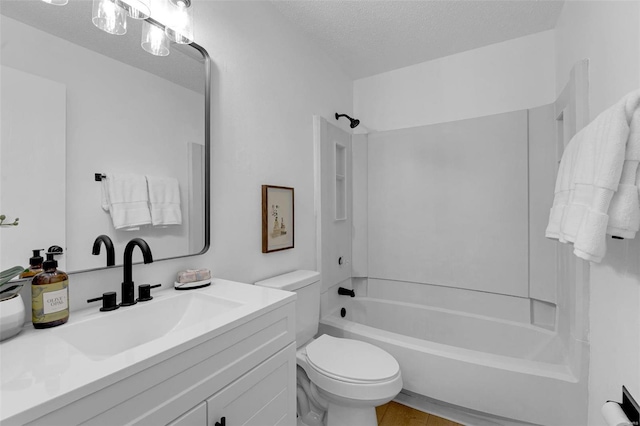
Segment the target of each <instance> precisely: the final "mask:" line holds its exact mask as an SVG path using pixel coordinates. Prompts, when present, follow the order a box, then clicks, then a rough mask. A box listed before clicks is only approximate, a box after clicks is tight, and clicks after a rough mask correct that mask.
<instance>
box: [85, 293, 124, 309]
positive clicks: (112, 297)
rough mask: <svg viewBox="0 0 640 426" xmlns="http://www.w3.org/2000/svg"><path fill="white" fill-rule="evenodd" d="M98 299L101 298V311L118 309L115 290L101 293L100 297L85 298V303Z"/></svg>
mask: <svg viewBox="0 0 640 426" xmlns="http://www.w3.org/2000/svg"><path fill="white" fill-rule="evenodd" d="M98 300H102V308H100V310H101V311H102V312H105V311H113V310H116V309H118V308H119V307H120V306H118V303H117V302H116V292H115V291H108V292H106V293H102V296H101V297H96V298H94V299H89V300H87V303H92V302H97V301H98Z"/></svg>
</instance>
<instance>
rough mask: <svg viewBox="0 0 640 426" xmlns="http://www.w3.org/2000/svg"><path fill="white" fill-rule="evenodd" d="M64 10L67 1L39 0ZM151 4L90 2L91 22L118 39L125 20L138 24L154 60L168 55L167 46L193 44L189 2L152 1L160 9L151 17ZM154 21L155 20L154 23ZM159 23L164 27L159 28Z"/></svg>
mask: <svg viewBox="0 0 640 426" xmlns="http://www.w3.org/2000/svg"><path fill="white" fill-rule="evenodd" d="M42 1H44V2H45V3H49V4H53V5H56V6H64V5H65V4H67V3H69V0H42ZM151 1H152V0H93V12H92V16H91V21H92V22H93V24H94V25H95V26H96V27H98V28H100V29H101V30H102V31H104V32H106V33H109V34H115V35H122V34H125V33H126V32H127V16H129V17H130V18H133V19H137V20H142V21H143V23H142V41H141V43H140V44H141V46H142V48H143V49H144V50H146V51H147V52H149V53H151V54H152V55H156V56H167V55H168V54H169V43H170V42H174V43H178V44H190V43H193V8H192V7H191V6H192V3H191V2H192V0H153V1H154V2H156V3H157V5H158V6H160V7H159V8H158V9H159V10H156V13H155V14H154V15H156V14H157V15H159V17H156V16H154V17H153V18H152V17H151V5H150V3H151ZM156 19H157V20H156ZM160 22H163V23H166V24H160Z"/></svg>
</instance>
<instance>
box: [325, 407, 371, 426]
mask: <svg viewBox="0 0 640 426" xmlns="http://www.w3.org/2000/svg"><path fill="white" fill-rule="evenodd" d="M344 425H351V426H377V425H378V418H377V417H376V409H375V407H371V406H368V407H353V406H352V407H345V406H343V405H338V404H335V403H333V402H329V409H328V410H327V426H344Z"/></svg>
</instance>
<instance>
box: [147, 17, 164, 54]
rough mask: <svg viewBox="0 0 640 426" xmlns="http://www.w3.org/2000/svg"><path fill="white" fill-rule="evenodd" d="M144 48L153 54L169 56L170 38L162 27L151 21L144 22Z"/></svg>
mask: <svg viewBox="0 0 640 426" xmlns="http://www.w3.org/2000/svg"><path fill="white" fill-rule="evenodd" d="M140 45H141V46H142V48H143V49H144V50H146V51H147V52H149V53H151V54H152V55H156V56H167V55H168V54H169V39H168V38H167V37H166V35H165V34H164V31H163V30H162V28H160V27H158V26H156V25H154V24H152V23H151V22H149V21H143V22H142V42H141V43H140Z"/></svg>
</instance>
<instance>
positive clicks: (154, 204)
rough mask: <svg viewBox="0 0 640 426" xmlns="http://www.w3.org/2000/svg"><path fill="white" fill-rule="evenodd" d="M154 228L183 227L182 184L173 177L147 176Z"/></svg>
mask: <svg viewBox="0 0 640 426" xmlns="http://www.w3.org/2000/svg"><path fill="white" fill-rule="evenodd" d="M147 184H148V186H149V202H150V204H151V223H152V224H153V226H162V225H181V224H182V212H181V209H180V183H179V182H178V179H176V178H171V177H157V176H147Z"/></svg>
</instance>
